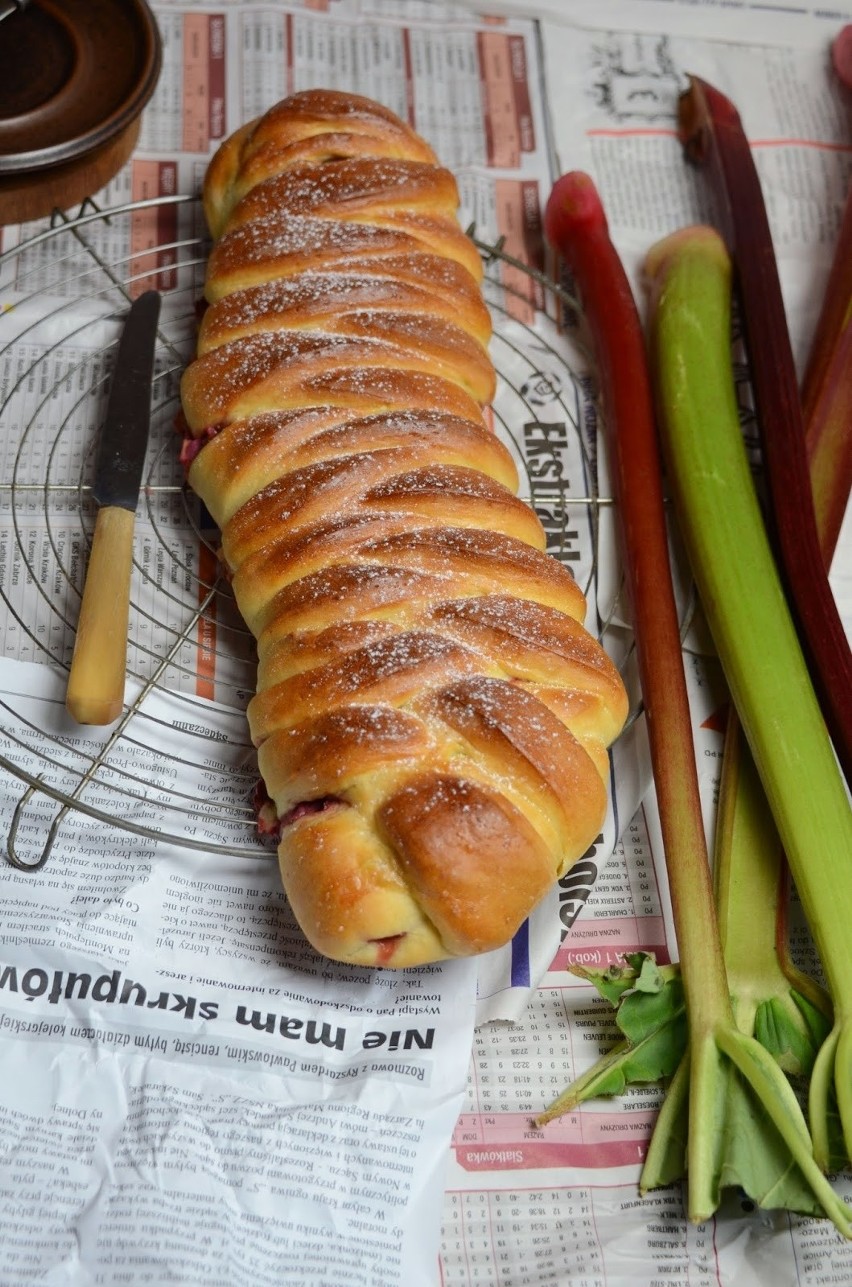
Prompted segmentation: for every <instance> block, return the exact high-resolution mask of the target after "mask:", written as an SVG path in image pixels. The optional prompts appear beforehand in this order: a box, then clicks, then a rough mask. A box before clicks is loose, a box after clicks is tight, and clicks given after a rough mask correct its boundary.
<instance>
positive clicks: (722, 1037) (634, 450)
mask: <svg viewBox="0 0 852 1287" xmlns="http://www.w3.org/2000/svg"><path fill="white" fill-rule="evenodd" d="M545 232H546V235H547V237H548V239H549V241H550V242H551V245H552V246H553V248H554V249H555V250H556V251H557V252H558V253H559V254H560V255H561V256H562V257H563V259H564V260H565V261H566V263H567V266H568V268H569V269H570V271H571V273H572V275H573V277H574V281H575V283H576V287H577V291H578V293H579V296H580V299H581V302H582V306H583V314H584V317H585V320H586V322H587V325H588V329H589V331H590V332H591V338H592V344H593V349H594V354H595V359H596V364H597V370H598V377H599V385H600V396H601V401H602V404H603V416H602V420H603V424H604V432H605V442H606V446H607V452H608V456H609V459H610V461H611V465H612V472H613V477H614V490H615V499H616V507H617V514H618V516H619V519H620V524H621V533H622V537H623V545H624V555H625V558H624V563H625V576H626V582H627V587H628V591H629V594H630V599H631V607H632V613H633V623H634V628H635V637H636V652H637V660H638V664H639V674H640V681H641V684H642V692H643V698H644V702H645V714H646V721H647V731H648V740H649V745H650V750H651V761H652V768H653V772H654V782H655V786H656V790H657V798H658V802H659V811H660V825H661V830H662V835H663V844H664V849H665V860H666V869H667V872H668V878H669V886H670V891H671V903H672V914H673V919H674V924H675V931H676V933H677V938H678V944H679V947H680V977H681V981H682V984H683V993H684V1002H685V1009H686V1018H687V1026H688V1042H687V1049H686V1052H685V1053H684V1054H683V1055H682V1057H681V1058H680V1062H679V1063H677V1065H676V1071H675V1073H674V1076H673V1078H672V1080H671V1083H670V1084H669V1087H668V1089H667V1093H666V1098H665V1100H664V1102H663V1106H662V1109H661V1111H660V1114H659V1117H658V1119H657V1123H656V1126H655V1129H654V1134H653V1137H652V1140H651V1145H650V1148H649V1151H648V1157H647V1159H646V1162H645V1166H644V1167H643V1171H642V1177H641V1180H640V1187H641V1188H642V1190H643V1191H644V1190H645V1189H648V1188H654V1187H657V1186H659V1185H662V1184H668V1183H671V1182H672V1181H673V1180H674V1179H677V1178H679V1177H682V1176H684V1175H686V1178H687V1212H688V1215H689V1218H690V1219H691V1220H694V1221H698V1222H701V1221H703V1220H705V1219H707V1218H708V1217H709V1216H710V1215H711V1214H712V1213H713V1212H714V1211H715V1210H716V1209H717V1207H718V1204H719V1200H720V1195H721V1190H722V1188H723V1187H725V1186H726V1185H732V1184H733V1185H738V1186H740V1187H742V1188H743V1189H744V1190H745V1191H746V1193H748V1194H749V1196H751V1197H752V1198H753V1199H754V1200H755V1201H757V1202H759V1203H762V1204H766V1205H769V1206H775V1207H778V1206H787V1207H789V1208H790V1209H793V1210H810V1211H814V1212H826V1213H829V1212H830V1214H831V1216H832V1219H834V1221H835V1223H836V1224H837V1226H838V1228H840V1229H841V1230H842V1231H843V1232H844V1234H845V1235H846V1236H847V1237H848V1236H849V1235H850V1231H852V1226H850V1222H849V1219H848V1213H847V1212H846V1209H845V1207H844V1206H843V1203H842V1202H840V1200H839V1199H838V1198H836V1196H835V1195H834V1193H833V1192H832V1190H831V1188H830V1186H829V1185H828V1184H827V1182H826V1180H825V1177H824V1176H822V1175H821V1173H820V1171H819V1168H818V1167H817V1166H816V1163H815V1161H814V1158H813V1150H812V1146H811V1141H810V1137H809V1135H808V1131H807V1126H806V1124H805V1121H804V1118H803V1116H802V1113H801V1110H800V1109H799V1106H798V1103H797V1101H796V1098H795V1095H794V1094H793V1092H792V1090H791V1088H790V1086H789V1083H788V1082H787V1080H786V1078H785V1076H784V1074H783V1073H782V1072H781V1070H780V1069H779V1067H778V1065H777V1064H776V1063H775V1061H774V1060H773V1059H772V1056H771V1055H770V1054H769V1053H768V1052H767V1051H766V1050H764V1049H763V1047H762V1046H761V1045H760V1044H759V1042H757V1041H755V1040H754V1038H753V1037H750V1036H747V1035H745V1034H743V1033H741V1032H739V1030H738V1029H737V1026H736V1023H735V1020H734V1015H733V1008H732V1005H731V998H730V995H729V992H728V984H727V978H726V973H725V966H724V961H723V956H722V948H721V943H720V938H719V930H718V922H717V919H716V912H715V907H714V901H713V889H712V883H711V877H710V867H709V862H708V856H707V846H706V839H705V834H704V825H703V820H702V814H701V806H700V797H699V789H698V778H697V771H696V763H695V748H694V743H693V739H692V722H691V718H690V711H689V702H688V697H687V691H686V679H685V675H684V669H683V655H682V651H681V642H680V629H679V622H678V614H677V609H676V605H675V597H674V590H673V586H672V579H671V569H670V564H669V551H668V536H667V528H666V517H665V510H664V504H663V488H662V479H661V468H660V457H659V448H658V443H657V436H656V426H655V419H654V412H653V398H652V392H651V383H650V377H649V373H648V368H647V364H646V357H645V344H644V338H643V334H642V328H641V324H640V321H639V316H638V313H637V310H636V306H635V303H634V300H633V296H632V293H631V291H630V286H629V283H628V281H627V277H626V275H625V273H624V269H623V267H622V265H621V262H620V260H619V257H618V254H617V252H616V250H615V248H614V246H613V244H612V242H611V240H610V237H609V231H608V228H607V222H606V217H605V214H604V211H603V207H602V205H601V202H600V199H599V197H598V194H597V192H596V191H595V188H594V185H593V183H592V181H591V179H590V178H589V177H588V176H587V175H585V174H579V173H573V174H568V175H565V176H564V177H563V178H562V179H560V180H559V181H558V183H557V184H556V185H555V187H554V189H553V191H552V193H551V196H550V199H549V201H548V205H547V210H546V213H545Z"/></svg>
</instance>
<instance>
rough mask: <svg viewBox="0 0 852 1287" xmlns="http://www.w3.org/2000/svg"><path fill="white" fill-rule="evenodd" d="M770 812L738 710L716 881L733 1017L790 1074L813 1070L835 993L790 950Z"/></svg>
mask: <svg viewBox="0 0 852 1287" xmlns="http://www.w3.org/2000/svg"><path fill="white" fill-rule="evenodd" d="M785 877H786V867H785V864H784V855H783V850H782V848H781V842H780V840H779V838H778V832H777V829H776V827H775V823H774V820H773V817H772V812H771V810H770V808H769V804H768V803H767V800H766V795H765V793H764V791H763V787H762V786H761V782H760V778H759V776H758V774H757V770H756V769H755V767H754V761H753V760H752V757H751V755H750V753H749V750H748V747H747V746H746V745H744V744H743V736H742V729H741V727H740V723H739V720H738V719H737V716H736V712H735V711H731V714H730V718H729V720H728V729H727V733H726V736H725V749H724V758H723V761H722V780H721V783H720V788H719V808H718V813H717V818H716V844H715V849H714V861H713V883H714V890H715V895H716V910H717V913H718V916H719V934H720V936H721V940H722V951H723V953H724V957H725V967H726V969H727V971H728V988H729V990H730V993H731V1001H732V1003H733V1007H734V1017H735V1019H736V1021H737V1027H738V1028H739V1030H740V1032H745V1033H748V1034H750V1035H751V1036H754V1037H756V1038H757V1040H758V1041H759V1042H760V1044H761V1045H762V1046H763V1047H764V1049H765V1050H768V1051H769V1052H770V1054H771V1055H772V1056H773V1057H774V1059H775V1061H776V1062H777V1063H778V1064H779V1066H780V1067H781V1068H783V1069H784V1071H785V1072H786V1073H788V1074H790V1075H791V1076H800V1077H806V1076H808V1075H809V1074H810V1071H811V1069H812V1067H813V1063H814V1060H815V1058H816V1055H817V1052H818V1050H819V1048H820V1046H821V1045H822V1043H823V1042H824V1040H825V1038H826V1037H827V1036H828V1034H829V1032H830V1030H831V1025H832V1018H833V1013H832V1006H831V998H830V997H829V996H828V994H827V993H826V992H825V990H824V989H823V988H821V987H820V986H819V984H818V983H816V982H815V981H814V980H813V979H811V978H809V977H808V975H806V974H804V973H803V972H802V971H801V970H799V969H797V968H796V967H795V965H793V963H792V961H791V960H790V957H789V953H788V952H787V950H786V933H785V926H786V907H787V880H786V879H785Z"/></svg>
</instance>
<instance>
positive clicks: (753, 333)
mask: <svg viewBox="0 0 852 1287" xmlns="http://www.w3.org/2000/svg"><path fill="white" fill-rule="evenodd" d="M680 132H681V138H682V141H683V143H684V147H685V149H686V154H687V156H688V157H689V158H690V159H691V160H694V161H696V162H698V163H699V164H702V165H706V166H707V168H708V170H709V173H710V176H711V182H712V184H713V188H714V191H715V192H716V195H717V198H718V202H719V207H720V210H721V225H722V226H721V231H722V233H723V235H724V237H725V241H726V243H727V246H728V250H729V253H730V255H731V258H732V260H733V263H734V268H735V272H736V276H737V281H738V284H739V298H740V306H741V312H742V319H743V328H744V336H745V342H746V348H747V351H748V358H749V367H750V372H751V378H752V387H753V391H754V400H755V406H756V410H757V418H758V423H759V427H760V433H761V446H762V454H763V461H764V467H765V470H766V476H767V481H768V484H769V496H770V505H769V509H770V521H771V526H772V528H773V532H774V537H775V542H776V549H777V554H778V560H779V564H780V566H781V570H782V574H783V576H784V579H785V583H786V587H787V593H788V596H789V600H790V606H791V608H792V610H793V614H794V618H795V620H796V624H797V628H798V631H799V635H800V638H801V641H802V646H803V648H804V650H805V653H806V656H807V658H808V662H809V666H810V669H811V674H812V676H813V681H814V685H815V688H816V690H817V695H818V697H819V701H820V705H821V707H822V710H823V713H824V716H825V719H826V722H827V724H828V726H829V730H830V732H831V736H832V738H833V740H834V745H835V749H836V751H837V755H838V758H839V759H840V762H841V764H842V766H843V770H844V773H845V774H846V777H847V780H849V779H850V778H852V653H850V649H849V643H848V641H847V638H846V634H845V632H844V629H843V623H842V622H841V619H840V615H839V613H838V611H837V605H836V603H835V600H834V596H833V594H832V590H831V587H830V585H829V581H828V576H827V574H826V572H825V567H824V564H823V560H822V555H821V552H820V542H819V536H818V531H817V524H816V518H815V514H814V503H813V493H812V490H811V480H810V471H809V467H808V457H807V450H806V447H805V423H804V419H803V414H802V407H801V403H800V399H799V387H798V382H797V378H796V371H795V366H794V362H793V354H792V348H791V345H790V336H789V332H788V329H787V322H786V316H785V312H784V301H783V296H782V293H781V284H780V281H779V278H778V268H777V264H776V261H775V254H774V250H773V244H772V234H771V230H770V227H769V220H768V217H767V214H766V207H765V205H764V201H763V193H762V190H761V186H760V179H759V176H758V173H757V169H756V167H755V164H754V159H753V157H752V153H751V148H750V146H749V143H748V140H747V138H746V136H745V132H744V130H743V127H742V123H741V121H740V118H739V115H738V113H737V110H736V108H735V107H734V105H733V103H731V102H730V100H729V99H727V98H726V97H725V96H724V95H723V94H721V93H720V92H719V91H718V90H717V89H714V88H713V86H711V85H708V84H707V83H706V82H705V81H703V80H701V79H699V78H698V77H692V78H691V84H690V88H689V90H688V91H687V92H686V93H685V94H684V95H683V96H682V98H681V100H680Z"/></svg>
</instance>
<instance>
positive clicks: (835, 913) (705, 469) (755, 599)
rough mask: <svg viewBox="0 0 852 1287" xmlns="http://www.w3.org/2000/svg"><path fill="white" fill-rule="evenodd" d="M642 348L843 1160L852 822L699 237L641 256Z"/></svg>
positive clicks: (723, 301)
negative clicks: (828, 1020) (647, 289)
mask: <svg viewBox="0 0 852 1287" xmlns="http://www.w3.org/2000/svg"><path fill="white" fill-rule="evenodd" d="M647 269H648V273H649V277H650V279H651V283H652V302H651V311H652V344H653V353H654V358H655V365H656V376H657V386H658V404H659V406H660V408H661V425H660V427H661V431H662V436H663V443H664V451H665V455H666V459H667V463H668V467H669V473H670V477H671V481H672V487H673V492H674V498H675V505H676V509H677V513H678V517H679V520H680V526H681V529H682V531H683V534H684V539H685V543H686V546H687V550H688V553H689V556H690V562H691V565H692V570H693V574H694V576H695V579H696V583H697V585H698V590H699V595H700V597H701V599H702V602H703V604H704V610H705V614H706V616H707V620H708V624H709V626H710V630H711V633H712V635H713V638H714V642H715V645H716V650H717V652H718V654H719V658H720V661H721V663H722V667H723V669H724V672H725V676H726V680H727V683H728V687H729V689H730V691H731V695H732V699H733V702H734V705H735V707H736V709H737V713H738V716H739V718H740V720H741V722H742V725H743V729H744V731H745V734H746V737H747V739H748V742H749V746H750V748H751V752H752V755H753V757H754V761H755V764H756V766H757V769H758V772H759V774H760V778H761V781H762V783H763V787H764V790H765V791H766V795H767V799H768V801H769V804H770V807H771V809H772V814H773V817H774V819H775V823H776V825H777V827H778V832H779V835H780V837H781V841H782V844H783V846H784V850H785V852H786V855H787V860H788V862H789V865H790V869H791V872H792V875H793V879H794V880H795V882H796V887H797V890H798V893H799V896H800V898H801V901H802V906H803V909H804V912H805V916H806V918H807V921H808V925H809V927H810V929H811V932H812V934H813V937H814V941H815V943H816V947H817V951H818V952H819V955H820V959H821V962H822V965H823V969H824V972H825V976H826V981H827V984H828V988H829V992H830V993H831V999H832V1003H833V1007H834V1024H833V1026H832V1029H831V1032H830V1034H829V1036H828V1037H827V1039H826V1040H825V1041H824V1042H823V1044H822V1046H821V1048H820V1051H819V1054H818V1056H817V1059H816V1062H815V1064H814V1067H813V1071H812V1074H811V1082H810V1097H809V1113H810V1123H811V1133H812V1136H813V1142H814V1155H815V1157H816V1159H817V1161H818V1163H819V1164H820V1165H821V1166H823V1167H827V1166H828V1165H829V1164H830V1162H831V1147H830V1139H831V1134H832V1132H831V1115H832V1100H833V1098H835V1097H836V1104H837V1108H838V1110H839V1114H840V1121H841V1124H842V1130H843V1136H844V1141H845V1148H846V1150H847V1155H849V1153H850V1149H852V933H850V926H852V809H850V804H849V800H848V797H847V793H846V789H845V784H844V781H843V778H842V776H841V773H840V771H839V768H838V764H837V761H836V758H835V755H834V752H833V749H832V745H831V741H830V739H829V737H828V734H827V731H826V727H825V723H824V720H823V718H822V715H821V712H820V708H819V704H818V702H817V700H816V697H815V694H814V690H813V686H812V684H811V681H810V676H809V674H808V669H807V665H806V663H805V660H804V657H803V655H802V651H801V648H800V646H799V643H798V639H797V636H796V631H795V627H794V625H793V622H792V619H791V616H790V613H789V610H788V607H787V604H786V600H785V597H784V592H783V590H782V587H781V583H780V580H779V577H778V574H777V571H776V567H775V563H774V559H773V556H772V552H771V549H770V546H769V542H768V539H767V536H766V532H765V528H764V524H763V518H762V514H761V511H760V507H759V504H758V500H757V496H756V492H755V488H754V484H753V480H752V477H751V472H750V470H749V466H748V461H747V458H746V454H745V449H744V446H743V442H742V435H741V432H740V425H739V418H738V414H737V406H736V399H735V391H734V380H733V373H732V366H731V355H730V291H731V269H730V260H729V258H728V255H727V252H726V250H725V247H724V243H723V242H722V240H721V238H720V237H719V236H718V234H717V233H715V232H714V231H713V230H712V229H709V228H701V229H690V230H686V231H684V232H681V233H676V234H675V235H674V236H672V237H669V238H667V239H666V240H665V241H663V242H661V243H660V244H659V245H657V246H656V247H654V248H653V249H652V250H651V252H650V254H649V256H648V260H647Z"/></svg>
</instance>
